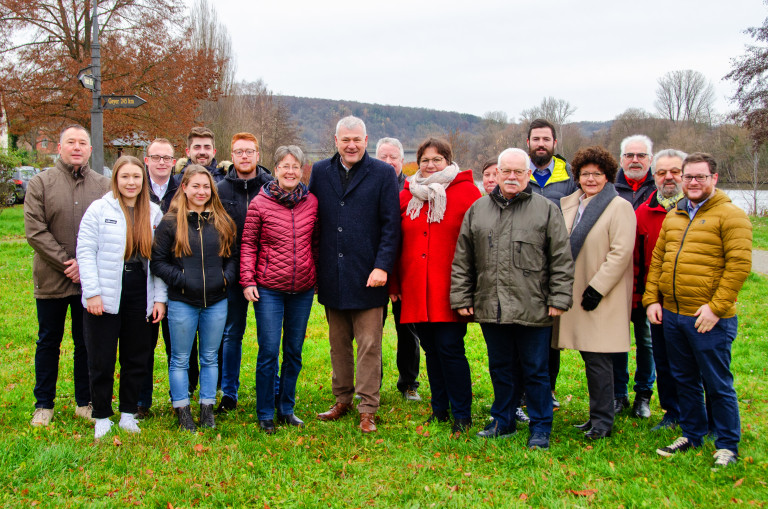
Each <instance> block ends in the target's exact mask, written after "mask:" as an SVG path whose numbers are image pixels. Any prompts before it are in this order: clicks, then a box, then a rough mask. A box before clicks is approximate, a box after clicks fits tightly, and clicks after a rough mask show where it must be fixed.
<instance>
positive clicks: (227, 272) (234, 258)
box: [222, 242, 240, 285]
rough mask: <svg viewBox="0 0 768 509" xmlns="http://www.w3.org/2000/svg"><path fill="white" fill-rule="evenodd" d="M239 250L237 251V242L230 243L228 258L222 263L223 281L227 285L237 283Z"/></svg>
mask: <svg viewBox="0 0 768 509" xmlns="http://www.w3.org/2000/svg"><path fill="white" fill-rule="evenodd" d="M239 260H240V250H239V249H238V246H237V242H233V243H232V247H230V248H229V256H227V257H226V258H224V260H223V261H222V263H223V267H222V271H223V272H224V281H225V283H226V284H227V285H229V284H230V283H232V281H237V272H238V271H239V270H240V262H239Z"/></svg>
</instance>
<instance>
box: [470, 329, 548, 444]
mask: <svg viewBox="0 0 768 509" xmlns="http://www.w3.org/2000/svg"><path fill="white" fill-rule="evenodd" d="M480 327H481V328H482V330H483V336H484V337H485V344H486V346H487V347H488V370H489V371H490V374H491V384H492V385H493V397H494V399H493V405H491V416H493V419H494V420H495V421H497V422H498V423H499V426H500V427H502V428H514V427H515V409H516V407H517V406H518V404H519V402H520V395H521V394H522V393H523V392H525V394H526V397H527V402H528V416H529V417H530V418H531V424H530V430H531V433H538V432H542V433H550V432H551V431H552V396H551V386H550V383H549V343H550V338H551V337H552V327H527V326H525V325H517V324H495V323H482V324H480ZM517 385H521V386H517Z"/></svg>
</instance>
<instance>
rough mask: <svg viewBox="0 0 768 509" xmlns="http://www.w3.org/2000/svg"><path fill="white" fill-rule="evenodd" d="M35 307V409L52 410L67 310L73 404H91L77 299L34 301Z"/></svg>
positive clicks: (79, 303) (76, 297) (86, 356)
mask: <svg viewBox="0 0 768 509" xmlns="http://www.w3.org/2000/svg"><path fill="white" fill-rule="evenodd" d="M35 300H36V303H37V324H38V327H39V328H38V333H37V345H36V347H35V389H34V394H35V400H36V401H35V408H53V400H54V399H55V398H56V380H58V378H59V353H60V351H61V340H62V338H63V337H64V322H65V321H66V318H67V308H69V309H70V314H71V317H72V341H73V342H74V344H75V352H74V370H73V371H74V373H73V374H74V379H75V402H76V403H77V406H87V405H88V403H90V402H91V389H90V380H89V377H88V353H87V351H86V349H85V340H84V339H83V313H84V312H85V311H84V309H83V305H82V303H81V302H80V295H72V296H70V297H64V298H62V299H35Z"/></svg>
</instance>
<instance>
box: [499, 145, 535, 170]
mask: <svg viewBox="0 0 768 509" xmlns="http://www.w3.org/2000/svg"><path fill="white" fill-rule="evenodd" d="M512 154H518V155H521V156H523V157H524V158H525V169H526V170H527V169H529V168H530V167H531V156H529V155H528V152H526V151H525V150H522V149H519V148H508V149H505V150H504V151H503V152H502V153H501V154H499V160H498V162H497V163H496V164H498V165H499V166H501V160H502V158H503V157H504V156H508V155H512Z"/></svg>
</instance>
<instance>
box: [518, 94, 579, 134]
mask: <svg viewBox="0 0 768 509" xmlns="http://www.w3.org/2000/svg"><path fill="white" fill-rule="evenodd" d="M574 113H576V107H575V106H572V105H571V103H569V102H568V101H566V100H565V99H555V98H554V97H552V96H550V97H545V98H544V99H542V100H541V104H540V105H538V106H534V107H532V108H528V109H527V110H523V111H522V112H521V113H520V123H522V124H524V125H527V124H530V123H531V121H532V120H535V119H537V118H543V119H546V120H549V121H550V122H552V123H553V124H555V125H556V126H557V127H562V125H563V124H565V123H566V122H567V121H568V119H569V118H571V116H572V115H573V114H574Z"/></svg>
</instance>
